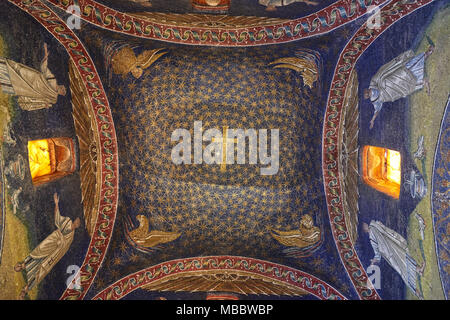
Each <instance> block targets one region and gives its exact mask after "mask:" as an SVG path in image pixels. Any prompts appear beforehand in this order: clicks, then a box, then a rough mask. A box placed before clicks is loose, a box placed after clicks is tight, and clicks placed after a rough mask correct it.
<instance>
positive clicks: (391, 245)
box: [363, 220, 425, 296]
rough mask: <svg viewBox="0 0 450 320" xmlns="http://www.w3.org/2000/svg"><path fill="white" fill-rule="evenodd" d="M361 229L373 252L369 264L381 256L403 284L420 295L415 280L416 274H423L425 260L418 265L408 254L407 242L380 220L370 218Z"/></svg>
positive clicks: (376, 262) (375, 261)
mask: <svg viewBox="0 0 450 320" xmlns="http://www.w3.org/2000/svg"><path fill="white" fill-rule="evenodd" d="M363 230H364V232H367V233H368V234H369V238H370V244H371V245H372V248H373V251H374V253H375V255H374V257H373V259H371V260H370V262H371V265H374V264H378V263H379V262H380V261H381V258H383V259H384V260H386V262H387V263H388V264H389V265H390V266H391V267H392V268H394V270H395V271H397V272H398V274H400V276H401V277H402V279H403V281H404V282H405V284H406V285H407V286H408V287H409V288H410V289H411V290H412V291H413V292H414V293H415V294H416V295H417V296H420V293H419V290H418V288H417V285H416V281H417V275H418V274H419V275H423V270H424V269H425V262H424V263H423V264H422V266H419V265H418V264H417V262H416V261H415V260H414V259H413V258H412V257H411V256H410V255H409V250H408V243H407V242H406V240H405V238H403V237H402V236H401V235H400V234H398V233H397V232H395V231H394V230H392V229H390V228H388V227H386V226H385V225H384V224H382V223H381V222H380V221H374V220H372V221H371V222H370V225H368V224H367V223H363Z"/></svg>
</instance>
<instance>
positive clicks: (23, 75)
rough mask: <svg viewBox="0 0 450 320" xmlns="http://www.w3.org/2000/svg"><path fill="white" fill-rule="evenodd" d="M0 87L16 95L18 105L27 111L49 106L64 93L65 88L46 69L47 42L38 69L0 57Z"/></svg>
mask: <svg viewBox="0 0 450 320" xmlns="http://www.w3.org/2000/svg"><path fill="white" fill-rule="evenodd" d="M0 87H1V90H2V92H3V93H5V94H10V95H15V96H17V97H18V99H17V102H18V104H19V106H20V107H21V108H22V109H24V110H28V111H31V110H38V109H44V108H50V107H51V106H52V105H54V104H55V103H56V101H57V99H58V95H65V94H66V88H65V87H64V86H63V85H58V83H57V81H56V79H55V76H54V75H53V73H52V72H51V71H50V70H49V69H48V49H47V44H44V59H43V60H42V63H41V70H40V71H39V70H36V69H33V68H30V67H28V66H26V65H23V64H21V63H18V62H15V61H12V60H9V59H6V58H4V57H0Z"/></svg>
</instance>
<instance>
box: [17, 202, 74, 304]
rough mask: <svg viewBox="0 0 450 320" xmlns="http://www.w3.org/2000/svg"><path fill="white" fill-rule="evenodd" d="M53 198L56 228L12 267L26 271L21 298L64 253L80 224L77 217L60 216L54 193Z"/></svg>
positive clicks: (18, 270) (43, 276)
mask: <svg viewBox="0 0 450 320" xmlns="http://www.w3.org/2000/svg"><path fill="white" fill-rule="evenodd" d="M53 198H54V201H55V226H56V228H57V229H56V230H55V231H53V232H52V233H51V234H50V235H49V236H48V237H47V238H45V239H44V240H43V241H42V242H41V243H40V244H39V245H38V246H37V247H36V248H34V250H33V251H31V253H30V254H29V255H28V256H27V257H26V258H25V260H24V261H23V262H19V263H17V264H16V266H15V267H14V270H15V271H16V272H20V271H22V270H25V273H26V282H27V284H26V286H25V287H24V288H23V290H22V292H21V294H20V298H21V299H23V298H24V297H25V295H26V294H27V293H28V291H30V290H31V289H33V288H34V287H35V286H36V285H37V284H38V283H40V282H41V281H42V279H44V278H45V276H46V275H47V274H48V273H49V272H50V271H51V270H52V268H53V267H54V266H55V265H56V264H57V263H58V261H59V260H60V259H61V258H62V257H63V256H64V255H65V254H66V252H67V251H68V250H69V248H70V245H71V244H72V241H73V236H74V233H75V230H76V229H77V228H78V227H79V226H80V224H81V222H80V219H79V218H76V219H75V221H73V222H72V220H71V219H70V218H68V217H63V216H61V214H60V212H59V207H58V203H59V197H58V195H57V194H56V193H55V194H54V196H53Z"/></svg>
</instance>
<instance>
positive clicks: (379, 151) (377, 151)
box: [362, 146, 401, 199]
mask: <svg viewBox="0 0 450 320" xmlns="http://www.w3.org/2000/svg"><path fill="white" fill-rule="evenodd" d="M362 168H363V180H364V182H365V183H366V184H368V185H369V186H371V187H372V188H374V189H376V190H378V191H380V192H383V193H385V194H387V195H389V196H391V197H393V198H394V199H398V198H399V196H400V184H401V154H400V152H398V151H395V150H390V149H387V148H382V147H374V146H365V147H364V148H363V154H362Z"/></svg>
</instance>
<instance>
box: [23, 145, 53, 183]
mask: <svg viewBox="0 0 450 320" xmlns="http://www.w3.org/2000/svg"><path fill="white" fill-rule="evenodd" d="M50 152H51V151H50V147H49V143H48V140H47V139H45V140H34V141H28V160H29V164H30V172H31V178H32V179H34V178H36V177H41V176H44V175H47V174H50V173H52V166H51V159H50V156H51V155H50Z"/></svg>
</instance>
